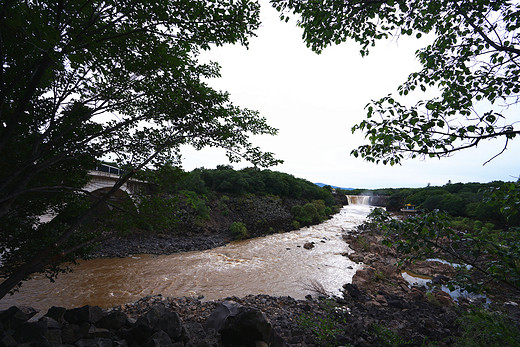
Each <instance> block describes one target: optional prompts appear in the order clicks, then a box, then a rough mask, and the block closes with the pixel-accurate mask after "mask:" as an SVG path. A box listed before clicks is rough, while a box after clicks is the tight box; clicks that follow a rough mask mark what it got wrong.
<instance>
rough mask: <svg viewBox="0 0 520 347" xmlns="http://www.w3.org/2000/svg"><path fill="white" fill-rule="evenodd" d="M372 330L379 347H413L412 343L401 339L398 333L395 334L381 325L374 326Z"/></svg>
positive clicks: (371, 327)
mask: <svg viewBox="0 0 520 347" xmlns="http://www.w3.org/2000/svg"><path fill="white" fill-rule="evenodd" d="M370 330H371V332H372V334H373V336H374V337H375V338H376V343H377V345H378V346H392V347H396V346H405V345H413V342H412V341H406V340H404V339H403V338H402V337H400V336H399V335H398V334H397V333H395V332H393V331H392V330H390V329H389V328H387V327H385V326H384V325H381V324H372V325H371V326H370Z"/></svg>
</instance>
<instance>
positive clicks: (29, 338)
mask: <svg viewBox="0 0 520 347" xmlns="http://www.w3.org/2000/svg"><path fill="white" fill-rule="evenodd" d="M46 333H47V325H46V324H45V322H43V321H38V322H25V323H23V324H22V325H21V326H20V327H19V328H18V329H16V332H15V333H14V335H13V337H14V339H15V340H16V341H17V342H19V343H25V342H33V341H38V342H40V343H43V344H47V345H49V342H48V341H47V339H46V338H45V334H46Z"/></svg>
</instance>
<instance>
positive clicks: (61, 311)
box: [45, 306, 67, 323]
mask: <svg viewBox="0 0 520 347" xmlns="http://www.w3.org/2000/svg"><path fill="white" fill-rule="evenodd" d="M66 311H67V309H66V308H65V307H57V306H52V307H51V308H50V309H49V310H48V311H47V313H46V314H45V316H46V317H50V318H52V319H54V320H55V321H57V322H60V323H63V321H64V319H65V318H64V315H65V312H66Z"/></svg>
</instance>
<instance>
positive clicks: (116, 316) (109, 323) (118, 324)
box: [96, 311, 128, 330]
mask: <svg viewBox="0 0 520 347" xmlns="http://www.w3.org/2000/svg"><path fill="white" fill-rule="evenodd" d="M127 321H128V318H127V316H126V314H125V313H124V312H121V311H113V312H110V313H109V314H108V315H106V316H105V317H103V318H101V319H100V320H99V321H98V322H97V323H96V326H97V327H99V328H105V329H111V330H119V329H121V328H122V327H124V326H125V325H126V323H127Z"/></svg>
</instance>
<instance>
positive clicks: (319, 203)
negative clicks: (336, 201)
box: [291, 200, 332, 227]
mask: <svg viewBox="0 0 520 347" xmlns="http://www.w3.org/2000/svg"><path fill="white" fill-rule="evenodd" d="M291 214H292V215H293V216H294V221H295V222H297V224H294V225H298V227H299V226H305V225H311V224H316V223H319V222H321V221H323V220H325V219H327V217H328V216H330V215H331V214H332V209H331V208H330V207H327V206H325V202H324V201H323V200H313V201H312V202H308V203H306V204H305V205H303V206H300V205H295V206H293V207H292V208H291Z"/></svg>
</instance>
